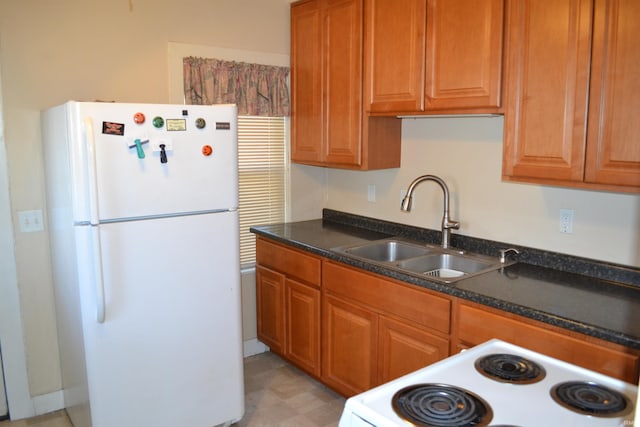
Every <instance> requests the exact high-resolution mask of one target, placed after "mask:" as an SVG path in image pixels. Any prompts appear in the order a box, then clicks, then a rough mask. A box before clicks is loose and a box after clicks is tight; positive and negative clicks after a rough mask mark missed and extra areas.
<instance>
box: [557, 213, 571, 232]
mask: <svg viewBox="0 0 640 427" xmlns="http://www.w3.org/2000/svg"><path fill="white" fill-rule="evenodd" d="M560 232H561V233H566V234H571V233H573V209H560Z"/></svg>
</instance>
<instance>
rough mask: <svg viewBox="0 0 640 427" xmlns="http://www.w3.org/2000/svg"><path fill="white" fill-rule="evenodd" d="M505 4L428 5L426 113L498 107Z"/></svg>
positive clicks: (454, 0) (475, 0)
mask: <svg viewBox="0 0 640 427" xmlns="http://www.w3.org/2000/svg"><path fill="white" fill-rule="evenodd" d="M503 9H504V0H447V1H438V0H427V57H426V84H425V109H426V110H450V109H473V108H483V107H485V108H490V107H495V108H496V110H497V107H499V106H500V88H501V78H502V34H503V21H504V16H503Z"/></svg>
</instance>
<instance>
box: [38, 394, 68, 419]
mask: <svg viewBox="0 0 640 427" xmlns="http://www.w3.org/2000/svg"><path fill="white" fill-rule="evenodd" d="M31 399H32V401H33V408H34V411H35V415H42V414H47V413H49V412H53V411H58V410H60V409H63V408H64V393H63V392H62V390H58V391H54V392H53V393H47V394H41V395H39V396H33V397H32V398H31Z"/></svg>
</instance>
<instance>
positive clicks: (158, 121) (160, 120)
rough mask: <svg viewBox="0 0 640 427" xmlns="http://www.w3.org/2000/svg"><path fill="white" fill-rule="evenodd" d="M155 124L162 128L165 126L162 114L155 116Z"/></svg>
mask: <svg viewBox="0 0 640 427" xmlns="http://www.w3.org/2000/svg"><path fill="white" fill-rule="evenodd" d="M153 126H154V127H157V128H161V127H162V126H164V119H163V118H162V117H160V116H156V117H154V118H153Z"/></svg>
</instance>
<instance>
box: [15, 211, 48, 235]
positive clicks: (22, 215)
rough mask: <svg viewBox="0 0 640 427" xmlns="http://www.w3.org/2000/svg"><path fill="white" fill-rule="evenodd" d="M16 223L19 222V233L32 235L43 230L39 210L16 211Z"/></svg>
mask: <svg viewBox="0 0 640 427" xmlns="http://www.w3.org/2000/svg"><path fill="white" fill-rule="evenodd" d="M18 221H20V232H22V233H33V232H36V231H42V230H44V223H43V220H42V211H41V210H39V209H38V210H30V211H18Z"/></svg>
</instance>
